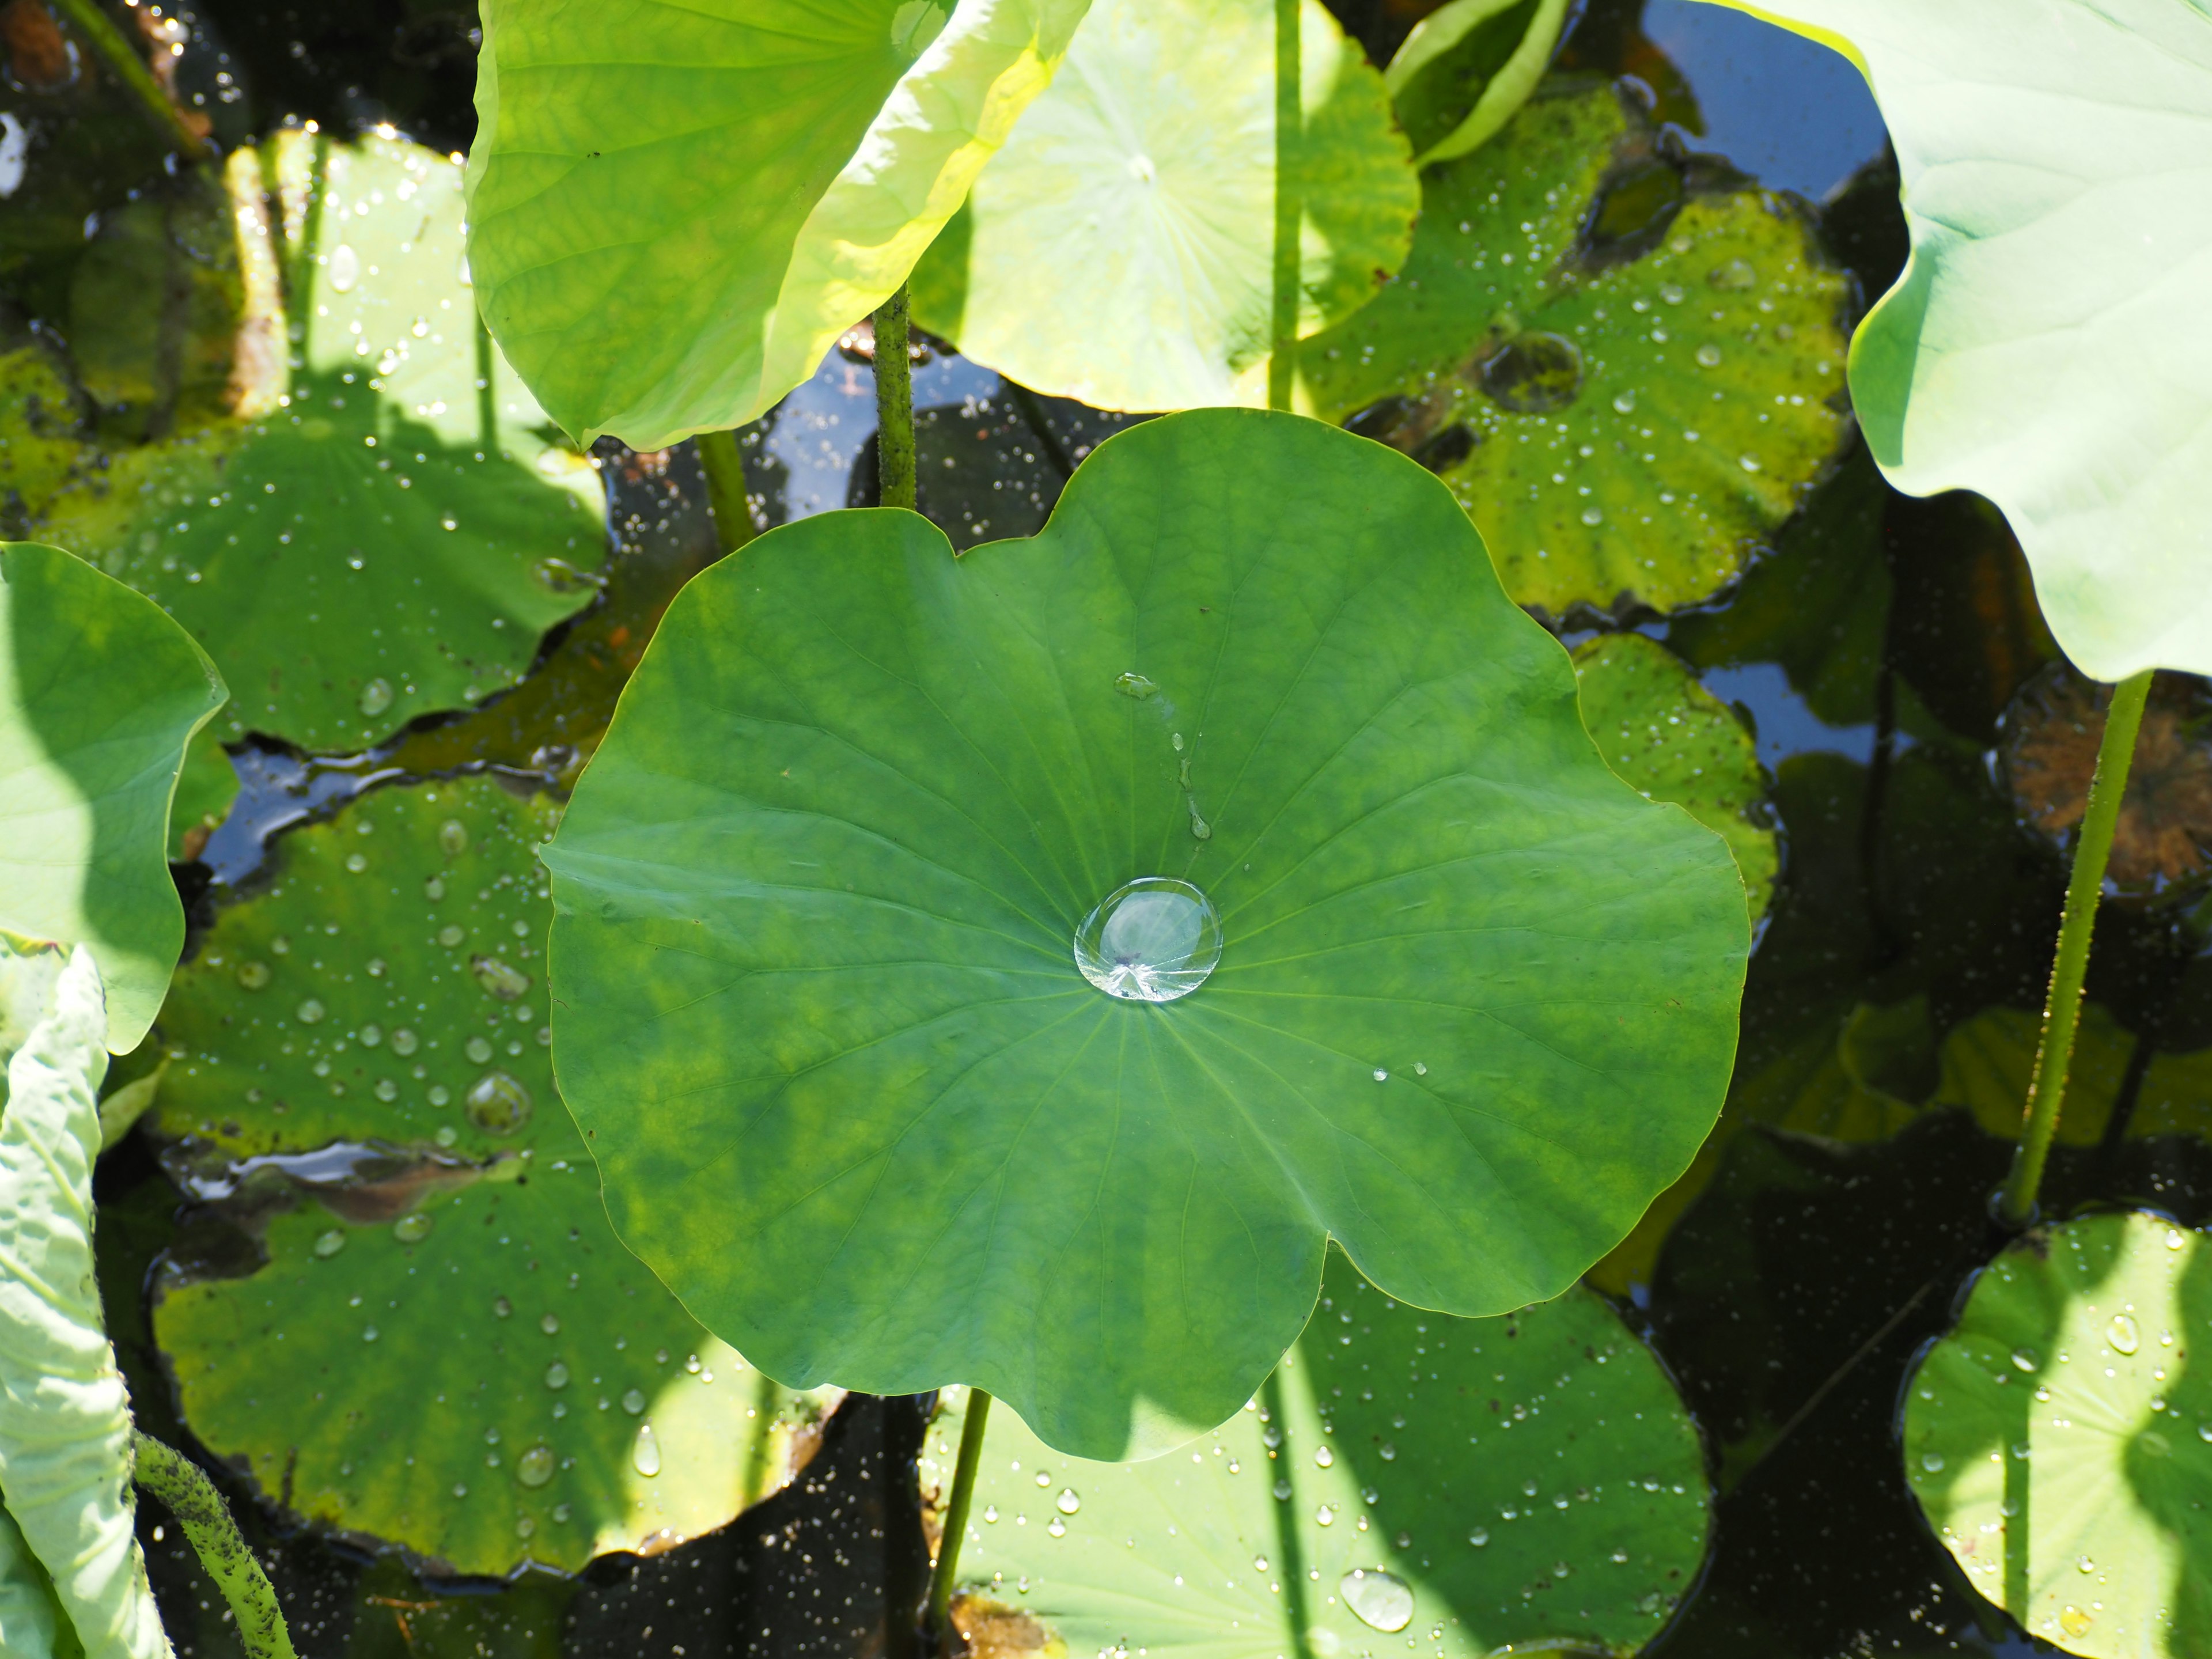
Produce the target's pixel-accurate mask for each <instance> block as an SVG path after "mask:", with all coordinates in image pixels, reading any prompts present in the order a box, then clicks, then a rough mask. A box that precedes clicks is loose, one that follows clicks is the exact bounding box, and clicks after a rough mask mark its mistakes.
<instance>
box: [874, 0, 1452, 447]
mask: <svg viewBox="0 0 2212 1659" xmlns="http://www.w3.org/2000/svg"><path fill="white" fill-rule="evenodd" d="M1299 17H1300V26H1301V33H1300V36H1299V40H1300V48H1299V81H1300V93H1301V101H1302V105H1303V107H1304V114H1305V121H1306V126H1305V131H1304V135H1303V137H1301V138H1300V140H1299V141H1298V146H1297V172H1296V175H1295V179H1294V182H1293V184H1292V188H1293V189H1295V190H1296V191H1297V195H1298V198H1299V201H1300V202H1301V204H1302V205H1303V209H1304V219H1303V222H1302V227H1301V231H1300V254H1301V269H1300V273H1299V283H1300V291H1299V316H1298V325H1297V331H1298V333H1299V334H1301V335H1306V334H1311V333H1313V332H1314V331H1316V330H1318V329H1321V328H1324V327H1327V326H1328V325H1330V324H1332V323H1336V322H1340V321H1341V320H1342V319H1344V318H1346V317H1347V316H1349V315H1350V314H1351V313H1353V312H1354V311H1357V310H1358V308H1359V307H1361V306H1363V305H1364V304H1365V303H1366V302H1367V301H1369V300H1370V298H1372V297H1373V295H1374V294H1375V292H1376V285H1377V284H1378V283H1383V282H1386V281H1388V280H1389V276H1390V275H1391V273H1392V272H1394V271H1395V270H1397V269H1398V267H1399V266H1400V265H1401V264H1403V263H1404V262H1405V258H1406V252H1407V248H1408V246H1410V245H1411V243H1412V240H1413V217H1414V216H1415V214H1417V213H1418V212H1419V210H1420V191H1419V185H1418V184H1417V183H1416V181H1415V177H1414V173H1413V166H1412V161H1411V157H1410V155H1409V154H1408V151H1407V146H1406V140H1405V138H1404V137H1403V136H1402V135H1401V134H1400V133H1399V131H1397V128H1396V126H1395V124H1394V123H1393V122H1392V120H1391V118H1390V112H1389V99H1388V96H1387V94H1385V92H1384V90H1383V79H1382V76H1379V75H1377V74H1376V72H1375V71H1374V70H1372V69H1370V67H1369V66H1368V64H1367V62H1366V59H1365V58H1364V57H1363V56H1362V55H1361V53H1360V51H1359V48H1358V46H1355V45H1353V44H1352V43H1351V42H1349V41H1347V40H1346V39H1345V37H1344V33H1343V31H1342V30H1341V29H1340V28H1339V27H1337V25H1336V22H1335V21H1334V19H1333V18H1332V17H1331V16H1330V15H1329V14H1328V11H1327V9H1325V8H1323V7H1322V5H1321V4H1320V3H1319V0H1304V5H1303V6H1302V8H1301V9H1300V13H1299ZM1276 159H1277V135H1276V131H1275V7H1274V5H1273V0H1097V4H1095V5H1094V6H1093V7H1092V9H1091V15H1090V16H1089V17H1088V18H1086V19H1085V22H1084V25H1083V27H1082V28H1080V29H1079V30H1078V31H1077V33H1076V37H1075V44H1074V45H1073V46H1072V47H1071V48H1070V49H1069V52H1068V55H1067V63H1066V67H1065V68H1064V69H1063V70H1062V71H1061V73H1060V77H1059V78H1058V79H1057V80H1056V81H1055V82H1054V84H1053V86H1052V88H1051V89H1050V90H1049V91H1048V92H1046V93H1045V94H1042V96H1041V97H1039V98H1038V100H1037V101H1036V106H1035V107H1033V108H1032V109H1031V110H1030V112H1028V114H1026V115H1025V116H1024V117H1023V118H1022V124H1021V125H1020V127H1019V128H1018V130H1017V131H1016V132H1015V133H1014V135H1013V137H1012V138H1010V139H1009V140H1007V142H1006V148H1005V149H1003V150H1002V151H1000V154H999V155H997V156H996V157H994V159H993V160H992V161H991V164H990V165H989V166H988V167H985V168H984V169H983V173H982V175H981V177H980V178H978V179H976V181H975V189H974V190H973V191H971V192H970V193H969V198H968V202H967V205H966V206H964V207H963V209H962V210H961V211H960V213H959V215H958V216H957V218H955V219H954V220H953V221H952V222H951V224H950V225H948V226H947V227H946V228H945V234H943V235H942V236H940V237H939V239H938V240H937V241H936V242H935V243H934V244H933V245H932V246H931V248H930V251H929V253H928V255H927V257H926V258H924V259H923V260H922V262H921V264H920V265H919V266H918V267H917V268H916V269H915V276H914V304H915V320H916V321H917V322H919V323H920V324H921V325H922V326H923V327H925V328H927V329H929V330H930V331H933V332H934V333H937V334H940V335H943V336H944V337H945V338H947V339H950V340H952V341H954V342H956V343H957V344H958V346H959V347H960V349H961V351H962V352H963V354H964V355H965V356H969V357H972V358H974V359H975V361H976V362H981V363H986V364H988V365H989V366H990V367H991V368H995V369H998V370H1000V372H1001V373H1003V374H1007V375H1009V376H1011V377H1012V379H1013V380H1017V381H1018V382H1019V383H1020V384H1022V385H1023V386H1031V387H1034V388H1036V390H1038V391H1041V392H1050V393H1053V394H1054V395H1056V396H1060V397H1067V398H1079V399H1080V400H1081V401H1083V402H1084V403H1086V404H1091V405H1092V406H1094V407H1097V408H1103V409H1115V410H1152V409H1187V408H1193V407H1196V406H1198V405H1201V404H1254V405H1256V404H1265V403H1266V402H1267V361H1268V356H1269V353H1270V350H1271V349H1272V345H1273V270H1274V242H1275V193H1276V185H1275V179H1276Z"/></svg>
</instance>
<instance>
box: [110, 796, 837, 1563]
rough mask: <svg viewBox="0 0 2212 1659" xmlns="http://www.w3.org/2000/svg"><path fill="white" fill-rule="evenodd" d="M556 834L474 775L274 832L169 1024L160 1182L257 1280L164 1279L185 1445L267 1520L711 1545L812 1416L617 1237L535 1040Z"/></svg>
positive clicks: (537, 813)
mask: <svg viewBox="0 0 2212 1659" xmlns="http://www.w3.org/2000/svg"><path fill="white" fill-rule="evenodd" d="M554 816H555V814H554V811H553V809H552V808H551V807H550V805H547V804H546V803H545V802H544V799H542V798H540V799H532V800H527V801H525V800H520V799H515V798H514V797H513V795H512V794H510V793H508V792H507V790H505V789H504V788H503V787H501V785H499V784H498V783H496V782H495V781H492V780H490V779H489V778H470V779H464V780H461V781H456V782H453V783H447V784H435V785H428V786H424V787H414V788H387V789H384V790H381V791H379V792H377V793H373V794H370V795H368V796H365V797H362V798H361V799H357V800H356V802H355V803H354V804H353V805H350V806H349V807H348V808H347V809H346V810H345V811H343V812H342V813H340V814H339V815H338V816H337V817H336V818H335V819H333V820H331V822H329V823H323V824H318V825H314V826H312V827H310V828H307V829H302V830H299V831H295V832H294V833H293V834H291V835H289V836H286V837H285V838H284V839H283V841H282V842H279V843H278V848H277V851H276V860H277V863H278V870H277V873H276V878H275V880H274V882H273V883H272V884H271V885H270V887H269V889H268V890H266V891H265V892H264V893H263V894H262V895H260V896H257V897H255V898H252V899H250V900H247V901H244V902H240V903H237V904H234V905H232V906H230V907H228V908H225V909H223V910H222V911H221V912H220V913H218V915H217V917H216V923H215V926H214V927H213V928H212V929H211V930H210V933H208V935H207V936H206V938H205V939H204V941H203V943H202V945H201V947H200V950H199V951H198V953H197V955H196V956H195V957H194V958H193V959H192V960H191V962H189V963H185V966H184V967H183V968H182V969H179V972H178V977H177V988H176V991H175V994H174V995H173V998H172V1000H171V1001H170V1003H169V1005H168V1006H167V1009H166V1010H165V1011H164V1012H163V1014H162V1018H161V1036H162V1039H163V1041H164V1042H166V1043H167V1044H168V1045H169V1051H170V1053H171V1054H173V1055H174V1056H175V1058H173V1060H171V1062H170V1064H169V1067H168V1070H167V1073H166V1074H165V1075H164V1078H163V1080H162V1084H161V1091H160V1094H159V1097H158V1102H159V1103H158V1105H157V1107H156V1109H155V1112H154V1114H153V1115H152V1120H151V1121H152V1122H153V1124H154V1127H155V1130H156V1133H159V1134H161V1135H162V1136H164V1137H167V1138H170V1139H172V1141H173V1144H172V1145H171V1146H169V1148H168V1150H167V1153H166V1155H165V1157H166V1161H167V1162H168V1164H170V1166H171V1168H172V1169H173V1170H176V1171H177V1172H178V1173H179V1175H181V1176H183V1178H184V1179H185V1182H186V1184H187V1187H188V1188H189V1189H190V1190H191V1191H193V1192H195V1193H196V1194H197V1195H198V1196H200V1197H202V1198H203V1199H208V1200H215V1201H217V1202H219V1203H221V1204H222V1206H224V1208H225V1209H226V1210H227V1211H228V1212H229V1213H231V1214H233V1215H234V1216H236V1217H237V1218H240V1221H241V1223H242V1224H243V1225H246V1226H247V1227H248V1228H249V1229H250V1230H251V1231H253V1232H255V1233H256V1234H257V1235H258V1241H259V1245H260V1250H261V1253H262V1257H263V1261H262V1265H261V1266H260V1267H258V1270H257V1271H255V1272H253V1273H250V1274H248V1275H247V1276H246V1277H245V1278H229V1279H226V1278H199V1279H195V1278H194V1277H193V1276H192V1275H191V1274H189V1273H182V1272H179V1271H174V1270H173V1271H171V1272H168V1273H166V1274H165V1275H164V1276H163V1277H162V1278H161V1280H160V1281H159V1285H160V1289H159V1298H158V1301H157V1304H156V1306H155V1325H154V1329H155V1337H156V1339H157V1340H158V1341H159V1343H160V1345H161V1349H162V1351H163V1352H164V1353H166V1354H167V1356H168V1360H169V1364H170V1366H171V1368H172V1371H173V1375H174V1376H175V1378H176V1381H177V1385H178V1389H179V1397H180V1400H181V1402H182V1406H183V1411H184V1416H185V1421H186V1422H187V1423H188V1424H189V1425H191V1429H192V1431H193V1432H194V1433H195V1434H196V1435H197V1436H198V1437H199V1438H200V1440H201V1442H202V1443H204V1444H205V1445H206V1446H208V1447H209V1448H210V1449H212V1450H214V1451H215V1452H216V1453H217V1454H218V1455H222V1456H224V1457H228V1458H233V1459H236V1460H239V1461H240V1463H241V1464H242V1466H243V1467H244V1468H246V1471H247V1472H248V1474H250V1476H251V1478H252V1480H254V1482H255V1483H256V1484H257V1486H258V1487H259V1489H260V1490H261V1492H263V1493H264V1495H265V1496H267V1497H268V1498H270V1499H271V1500H272V1501H274V1502H276V1503H279V1504H282V1505H283V1506H284V1507H285V1508H286V1509H287V1510H291V1511H293V1512H295V1513H296V1514H298V1515H300V1516H304V1517H306V1518H307V1520H309V1521H311V1522H314V1523H315V1524H317V1525H319V1526H321V1527H325V1528H330V1529H331V1530H333V1531H337V1532H339V1533H342V1534H351V1535H355V1536H357V1537H361V1538H364V1539H368V1540H372V1541H376V1542H378V1543H384V1544H394V1543H396V1544H398V1545H400V1546H402V1547H404V1548H405V1549H406V1550H408V1551H409V1552H410V1553H412V1554H414V1555H415V1556H416V1557H418V1558H421V1559H425V1560H427V1561H429V1562H432V1563H435V1564H437V1565H440V1566H441V1568H442V1569H444V1570H446V1571H457V1572H464V1573H504V1572H507V1571H510V1570H511V1569H513V1567H515V1566H516V1565H518V1564H519V1563H520V1562H522V1561H524V1560H526V1559H528V1560H534V1561H537V1562H539V1563H541V1564H543V1565H548V1566H555V1567H560V1568H562V1569H567V1570H574V1569H575V1568H577V1567H580V1566H581V1565H583V1564H584V1563H585V1562H586V1560H588V1559H590V1558H591V1557H592V1556H593V1555H595V1554H598V1553H604V1552H605V1551H608V1550H617V1549H621V1550H635V1549H639V1548H641V1547H646V1546H647V1544H648V1543H649V1542H651V1541H659V1542H662V1543H666V1542H672V1541H676V1540H678V1539H681V1538H688V1537H691V1536H694V1535H696V1534H699V1533H702V1532H705V1531H708V1530H710V1529H711V1528H714V1527H717V1526H720V1525H721V1524H722V1523H723V1522H726V1521H727V1520H728V1519H729V1518H730V1517H731V1516H732V1515H735V1514H736V1513H738V1511H739V1510H742V1509H744V1507H745V1506H746V1505H747V1504H750V1503H751V1502H753V1501H755V1500H757V1499H758V1498H763V1497H765V1496H766V1495H767V1494H768V1493H769V1492H771V1491H773V1490H775V1488H776V1487H777V1486H781V1485H782V1484H783V1482H784V1480H786V1479H787V1478H788V1474H789V1472H790V1467H791V1464H792V1462H793V1458H794V1457H795V1456H798V1457H801V1458H802V1459H803V1454H804V1453H805V1450H806V1449H808V1448H809V1447H810V1446H811V1434H810V1433H809V1432H808V1425H810V1424H811V1421H812V1420H813V1419H814V1418H815V1417H817V1416H818V1414H819V1413H820V1410H821V1409H822V1407H823V1406H824V1405H825V1404H826V1403H827V1401H826V1400H825V1399H823V1398H821V1397H817V1398H812V1399H801V1398H795V1397H794V1396H793V1395H790V1394H789V1393H787V1391H785V1390H782V1389H777V1388H776V1387H775V1385H774V1384H773V1383H769V1382H768V1381H767V1379H765V1378H764V1377H763V1376H760V1375H759V1373H758V1372H757V1371H753V1370H750V1368H748V1367H747V1365H746V1364H745V1362H744V1360H743V1359H741V1358H738V1356H737V1355H736V1354H735V1353H734V1352H732V1351H731V1350H730V1349H729V1348H727V1347H726V1346H723V1345H722V1344H720V1343H718V1342H716V1341H714V1340H713V1339H712V1338H711V1337H709V1336H708V1334H707V1333H706V1332H704V1331H702V1329H700V1328H699V1326H698V1325H697V1324H696V1322H694V1321H693V1320H692V1319H691V1318H690V1316H688V1315H686V1314H685V1312H684V1310H683V1308H682V1307H681V1306H679V1305H678V1303H677V1302H676V1299H675V1298H674V1297H671V1296H670V1295H669V1294H668V1292H667V1291H665V1290H664V1289H663V1288H662V1287H661V1286H660V1285H659V1284H658V1283H656V1282H655V1281H654V1279H653V1277H652V1275H651V1274H649V1273H647V1272H646V1271H645V1270H644V1269H643V1268H642V1267H641V1266H639V1264H638V1263H637V1261H635V1258H633V1257H632V1256H631V1255H629V1253H628V1252H627V1251H625V1250H624V1249H623V1248H622V1246H621V1245H620V1244H619V1243H617V1241H616V1239H615V1237H614V1236H613V1235H612V1234H611V1232H610V1231H608V1227H607V1222H606V1213H605V1209H604V1208H603V1207H602V1206H601V1204H600V1201H599V1192H598V1189H597V1183H596V1182H594V1181H593V1179H592V1174H591V1166H590V1164H589V1162H588V1160H587V1159H586V1158H585V1157H584V1151H583V1146H582V1145H581V1143H580V1140H579V1139H578V1137H577V1134H576V1131H575V1127H574V1124H573V1123H572V1122H571V1121H569V1119H568V1115H567V1113H566V1112H564V1111H563V1110H562V1106H561V1102H560V1099H559V1097H558V1096H557V1095H556V1093H555V1092H554V1088H553V1079H552V1072H551V1067H550V1066H549V1065H548V1063H547V1054H546V1048H545V1046H544V1006H545V1005H544V964H543V957H542V956H541V955H540V951H541V949H542V943H543V933H544V927H545V924H546V921H547V920H548V906H547V904H546V902H545V897H544V873H543V872H542V871H539V870H538V868H537V867H536V866H535V863H534V861H533V859H532V854H533V852H534V849H535V848H536V847H537V845H538V842H539V841H540V840H541V839H542V838H543V837H544V835H545V834H546V833H547V832H548V830H549V829H550V827H551V824H552V822H553V819H554Z"/></svg>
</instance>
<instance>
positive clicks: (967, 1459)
mask: <svg viewBox="0 0 2212 1659" xmlns="http://www.w3.org/2000/svg"><path fill="white" fill-rule="evenodd" d="M876 341H877V346H876V349H877V350H878V351H881V350H882V349H883V344H882V342H883V336H882V335H880V334H878V335H877V336H876ZM990 1416H991V1396H990V1395H987V1394H986V1393H984V1392H983V1390H982V1389H969V1390H968V1419H967V1421H966V1422H964V1423H963V1424H962V1425H960V1459H959V1462H957V1463H956V1464H955V1465H954V1466H953V1469H952V1493H951V1497H950V1498H947V1499H946V1500H945V1530H944V1532H943V1533H942V1534H940V1535H939V1539H938V1542H937V1570H936V1571H934V1572H933V1573H931V1574H930V1576H929V1633H930V1638H931V1645H932V1648H933V1650H934V1651H935V1652H937V1653H938V1654H939V1655H940V1656H942V1655H945V1654H949V1653H951V1651H952V1581H953V1579H954V1578H955V1577H957V1575H958V1573H959V1571H960V1541H961V1540H962V1539H963V1538H965V1537H966V1536H967V1535H968V1504H969V1500H970V1499H971V1498H974V1497H975V1468H976V1465H977V1464H979V1463H981V1462H982V1461H983V1425H985V1424H986V1423H987V1422H988V1421H989V1420H990Z"/></svg>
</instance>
